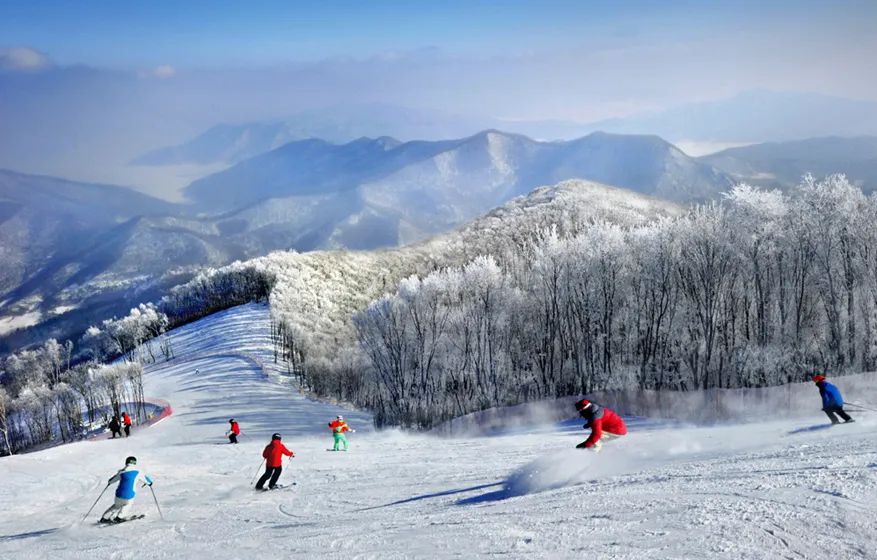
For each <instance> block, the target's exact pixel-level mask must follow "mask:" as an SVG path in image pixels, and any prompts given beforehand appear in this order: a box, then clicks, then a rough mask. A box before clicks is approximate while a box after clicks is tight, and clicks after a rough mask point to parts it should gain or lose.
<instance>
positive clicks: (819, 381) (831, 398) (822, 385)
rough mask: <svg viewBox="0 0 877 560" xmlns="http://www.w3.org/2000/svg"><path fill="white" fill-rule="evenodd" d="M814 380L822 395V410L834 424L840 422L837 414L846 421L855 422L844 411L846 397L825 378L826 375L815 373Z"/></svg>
mask: <svg viewBox="0 0 877 560" xmlns="http://www.w3.org/2000/svg"><path fill="white" fill-rule="evenodd" d="M813 382H814V383H816V386H817V387H818V388H819V396H821V397H822V410H823V411H824V412H825V414H827V415H828V419H829V420H831V423H832V424H840V420H838V419H837V416H835V414H837V415H838V416H840V417H841V418H843V419H844V422H845V423H849V422H855V420H853V419H852V418H850V415H849V414H847V413H846V412H844V399H843V397H842V396H841V394H840V390H839V389H838V388H837V387H835V386H834V385H832V384H831V383H829V382H828V381H826V380H825V376H824V375H814V376H813Z"/></svg>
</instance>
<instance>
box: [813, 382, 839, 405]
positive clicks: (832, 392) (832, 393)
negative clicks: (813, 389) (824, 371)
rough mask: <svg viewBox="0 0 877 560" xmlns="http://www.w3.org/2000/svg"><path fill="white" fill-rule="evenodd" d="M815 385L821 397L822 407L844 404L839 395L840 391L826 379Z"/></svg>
mask: <svg viewBox="0 0 877 560" xmlns="http://www.w3.org/2000/svg"><path fill="white" fill-rule="evenodd" d="M816 386H817V387H819V395H820V396H821V397H822V408H823V409H826V408H832V407H836V406H837V407H840V406H843V405H844V399H843V397H842V396H841V395H840V391H839V390H838V388H837V387H835V386H834V385H832V384H831V383H829V382H828V381H820V382H819V383H817V384H816Z"/></svg>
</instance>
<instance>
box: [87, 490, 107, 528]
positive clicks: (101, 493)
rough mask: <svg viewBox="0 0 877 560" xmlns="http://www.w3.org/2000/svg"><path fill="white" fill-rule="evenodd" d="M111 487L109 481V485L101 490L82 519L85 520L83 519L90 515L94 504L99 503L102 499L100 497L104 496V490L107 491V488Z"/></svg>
mask: <svg viewBox="0 0 877 560" xmlns="http://www.w3.org/2000/svg"><path fill="white" fill-rule="evenodd" d="M109 487H110V484H109V483H107V485H106V486H104V489H103V490H101V491H100V496H98V497H97V499H96V500H95V501H94V503H93V504H91V507H90V508H88V511H87V512H86V513H85V515H83V516H82V520H83V521H85V519H86V518H87V517H88V515H89V514H90V513H91V510H93V509H94V506H96V505H97V503H98V502H99V501H100V499H101V498H103V497H104V492H106V491H107V488H109Z"/></svg>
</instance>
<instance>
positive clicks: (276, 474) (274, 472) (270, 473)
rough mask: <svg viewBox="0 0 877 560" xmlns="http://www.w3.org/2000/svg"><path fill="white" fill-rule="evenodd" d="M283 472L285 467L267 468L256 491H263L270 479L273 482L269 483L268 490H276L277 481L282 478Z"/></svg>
mask: <svg viewBox="0 0 877 560" xmlns="http://www.w3.org/2000/svg"><path fill="white" fill-rule="evenodd" d="M281 472H283V467H266V468H265V474H263V475H262V478H260V479H259V482H257V483H256V489H257V490H261V489H262V487H263V486H265V482H266V481H268V479H269V478H270V479H271V480H270V481H268V488H274V487H275V486H276V485H277V479H278V478H280V473H281Z"/></svg>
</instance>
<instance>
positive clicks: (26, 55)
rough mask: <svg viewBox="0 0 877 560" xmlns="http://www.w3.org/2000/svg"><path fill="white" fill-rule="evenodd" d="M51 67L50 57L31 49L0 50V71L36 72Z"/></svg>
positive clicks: (13, 48)
mask: <svg viewBox="0 0 877 560" xmlns="http://www.w3.org/2000/svg"><path fill="white" fill-rule="evenodd" d="M51 65H52V61H51V60H50V59H49V57H48V56H46V55H45V54H43V53H41V52H39V51H37V50H34V49H31V48H29V47H12V48H8V49H0V70H21V71H34V70H42V69H44V68H48V67H49V66H51Z"/></svg>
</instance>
